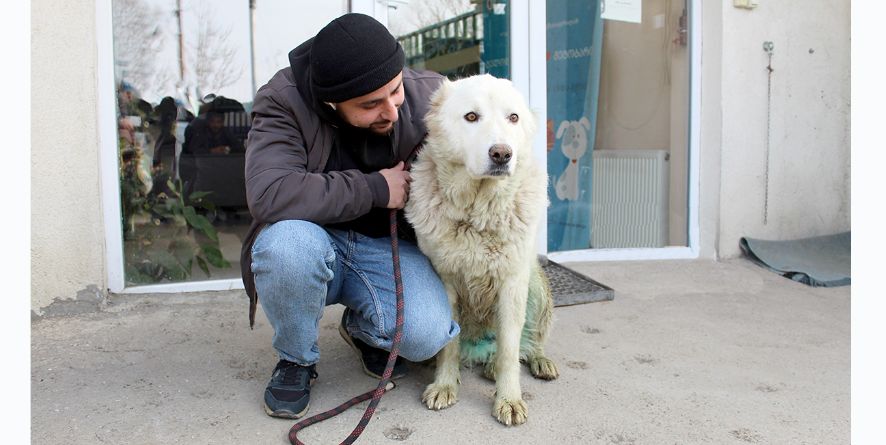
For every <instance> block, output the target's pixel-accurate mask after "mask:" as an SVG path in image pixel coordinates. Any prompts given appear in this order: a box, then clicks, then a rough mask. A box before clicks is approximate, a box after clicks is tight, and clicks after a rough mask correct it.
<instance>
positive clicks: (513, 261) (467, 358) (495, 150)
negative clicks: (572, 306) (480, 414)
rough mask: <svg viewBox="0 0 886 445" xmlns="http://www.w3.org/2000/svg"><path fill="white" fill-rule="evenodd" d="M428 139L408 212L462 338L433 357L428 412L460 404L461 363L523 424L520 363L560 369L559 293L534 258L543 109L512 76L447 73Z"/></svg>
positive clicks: (536, 369) (551, 373)
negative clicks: (551, 343) (534, 106)
mask: <svg viewBox="0 0 886 445" xmlns="http://www.w3.org/2000/svg"><path fill="white" fill-rule="evenodd" d="M426 120H427V124H428V132H429V135H428V139H427V141H426V144H425V147H424V149H423V150H422V151H421V152H420V154H419V155H418V159H417V161H416V162H415V164H414V165H413V168H412V185H411V190H410V199H409V201H408V202H407V204H406V217H407V218H408V220H409V221H410V222H411V223H412V225H413V227H415V232H416V235H417V237H418V245H419V248H420V249H421V250H422V251H423V252H424V253H425V254H426V255H427V256H428V258H429V259H430V260H431V262H432V263H433V265H434V268H435V269H436V271H437V273H439V274H440V277H441V279H442V280H443V284H444V286H445V287H446V292H447V293H448V295H449V301H450V303H451V304H452V308H453V316H454V317H456V318H457V321H458V322H459V324H460V325H461V334H460V335H459V339H458V341H452V342H450V343H449V344H448V345H447V346H446V347H445V348H444V349H443V350H442V351H441V352H440V353H438V354H437V370H436V374H435V378H434V382H433V383H432V384H430V385H428V387H427V389H425V391H424V394H423V395H422V400H423V401H424V403H425V404H426V405H427V406H428V408H431V409H443V408H446V407H448V406H451V405H452V404H454V403H455V402H456V399H457V395H458V384H459V367H460V362H464V363H466V364H478V363H482V364H485V375H486V376H487V377H489V378H493V379H495V388H496V395H495V402H494V404H493V410H492V414H493V415H494V416H495V417H496V418H497V419H498V420H499V422H501V423H503V424H505V425H518V424H521V423H523V422H525V421H526V414H527V409H526V403H525V402H524V401H523V398H522V391H521V389H520V361H523V362H525V363H526V364H527V365H528V366H529V369H530V372H531V374H532V375H533V376H535V377H537V378H541V379H545V380H550V379H555V378H557V376H558V375H559V372H558V370H557V366H556V365H555V364H554V363H553V362H552V361H551V360H549V359H548V358H547V357H545V355H544V350H543V343H544V340H545V338H546V336H547V332H548V329H549V327H550V324H551V315H552V312H553V300H552V298H551V292H550V289H549V287H548V282H547V279H546V278H545V275H544V272H543V271H542V269H541V266H540V265H539V263H538V259H537V256H536V254H535V236H536V229H537V227H538V224H539V220H540V218H541V217H542V215H543V212H544V211H545V209H546V207H547V203H548V201H547V175H546V174H545V172H544V171H543V170H542V169H541V168H539V166H538V165H537V164H536V163H535V161H534V159H533V157H532V153H531V142H532V138H533V135H534V134H535V129H536V123H535V117H534V116H533V114H532V112H531V111H530V110H529V108H528V107H527V105H526V103H525V101H524V100H523V97H522V96H521V95H520V93H519V92H518V91H517V90H516V89H515V88H514V87H513V85H512V84H511V82H510V81H508V80H504V79H496V78H494V77H492V76H489V75H480V76H473V77H469V78H466V79H461V80H457V81H454V82H449V81H446V82H444V84H443V85H442V86H441V87H440V89H439V90H437V91H436V92H435V93H434V95H433V96H432V98H431V108H430V111H429V112H428V115H427V118H426Z"/></svg>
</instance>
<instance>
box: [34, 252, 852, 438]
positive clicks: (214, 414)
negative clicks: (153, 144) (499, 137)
mask: <svg viewBox="0 0 886 445" xmlns="http://www.w3.org/2000/svg"><path fill="white" fill-rule="evenodd" d="M570 266H571V267H574V268H575V269H576V270H578V271H580V272H582V273H585V274H587V275H589V276H591V277H592V278H594V279H596V280H597V281H600V282H601V283H604V284H606V285H608V286H610V287H612V288H614V289H615V300H614V301H611V302H603V303H591V304H584V305H577V306H570V307H560V308H557V309H556V312H555V321H554V328H553V332H552V335H551V338H550V341H549V342H548V346H547V351H548V353H549V355H550V357H551V358H552V359H554V360H555V361H556V362H557V363H558V364H559V366H560V372H561V376H560V378H559V379H558V380H555V381H552V382H542V381H537V380H534V379H533V378H532V377H531V376H530V375H529V373H528V371H526V369H525V368H524V370H523V380H522V382H523V391H524V398H525V399H526V400H527V403H528V405H529V420H528V422H527V423H526V424H524V425H522V426H519V427H505V426H502V425H500V424H498V423H497V422H496V420H495V419H494V418H493V417H492V416H491V414H490V411H491V405H492V397H493V391H494V388H493V383H491V382H490V381H488V380H485V379H484V378H483V377H482V376H481V375H480V372H479V369H475V370H465V371H463V373H462V380H463V382H462V388H461V392H460V394H459V402H458V403H457V404H456V405H455V406H453V407H451V408H449V409H446V410H443V411H439V412H435V411H429V410H428V409H426V408H425V407H424V406H423V405H421V403H420V400H419V399H420V396H421V392H422V390H423V388H424V386H425V385H426V384H428V383H429V382H430V381H431V379H432V375H433V370H432V369H431V368H429V367H425V366H420V365H414V366H412V367H411V371H410V374H409V375H408V376H407V377H406V378H404V379H402V380H400V381H399V385H398V387H397V389H395V390H393V391H391V392H390V393H388V394H387V395H386V396H385V397H384V398H383V399H382V401H381V404H380V405H379V409H378V411H377V412H376V415H375V417H374V418H373V420H372V422H370V424H369V426H368V428H367V429H366V431H365V432H364V433H363V436H362V437H361V438H360V440H359V441H358V443H366V444H393V443H398V442H406V443H416V444H471V445H476V444H478V443H485V444H499V443H526V444H621V445H627V444H668V445H669V444H696V443H713V444H748V443H751V444H757V443H759V444H764V443H765V444H816V445H820V444H847V443H849V438H850V436H849V433H850V429H849V428H850V366H849V359H850V338H849V337H850V293H851V288H850V287H841V288H811V287H807V286H805V285H803V284H799V283H795V282H792V281H790V280H788V279H785V278H782V277H779V276H777V275H775V274H773V273H771V272H768V271H766V270H764V269H762V268H760V267H758V266H756V265H754V264H751V263H749V262H747V261H745V260H730V261H726V262H713V261H660V262H624V263H582V264H572V265H570ZM407 292H408V290H407ZM407 296H408V294H407ZM99 306H100V310H98V311H93V312H88V313H80V314H73V315H72V314H69V315H56V316H51V317H43V318H35V319H34V320H33V321H32V327H31V339H32V346H31V351H32V356H31V363H32V368H31V391H32V392H31V394H32V396H31V409H32V411H31V412H32V417H31V422H32V423H31V434H32V441H33V443H37V444H43V443H69V444H96V443H110V444H177V443H182V444H185V443H186V444H284V443H288V442H287V439H286V435H287V432H288V430H289V428H290V427H291V426H292V424H293V422H292V421H289V420H282V419H274V418H270V417H268V416H266V415H265V414H264V412H263V410H262V409H261V397H262V392H263V390H264V387H265V384H266V383H267V380H268V378H269V377H270V374H271V371H272V368H273V366H274V364H275V363H276V357H275V354H274V351H273V349H272V348H271V336H272V331H271V329H270V328H269V326H268V324H267V322H266V320H265V319H264V315H263V314H262V313H261V311H259V312H260V313H259V314H258V317H257V319H258V321H257V326H256V329H255V330H249V327H248V321H247V306H248V304H247V300H246V298H245V294H244V293H243V292H242V291H232V292H217V293H199V294H186V295H144V296H131V295H125V296H114V297H112V298H111V299H110V300H108V301H106V302H104V303H102V304H100V305H99ZM74 312H76V311H74ZM340 314H341V307H330V308H329V309H328V310H327V313H326V315H325V316H324V318H323V319H322V321H321V326H322V335H321V338H320V347H321V349H322V354H323V358H322V360H321V363H320V365H319V366H318V371H319V373H320V378H319V379H318V380H317V382H316V384H315V386H314V390H313V393H312V406H311V414H313V413H318V412H320V411H321V410H325V409H328V408H331V407H333V406H335V405H338V404H339V403H340V402H342V401H344V400H346V399H349V398H350V397H352V396H354V395H357V394H358V393H362V392H364V391H366V390H369V389H371V388H373V387H374V385H375V382H376V381H375V380H373V379H371V378H370V377H367V376H366V375H364V374H363V373H362V371H361V370H360V369H359V368H358V365H357V361H356V357H355V356H354V355H353V353H352V351H351V350H350V349H349V348H348V347H347V346H346V345H345V343H344V342H343V341H342V340H341V338H340V337H339V335H338V332H337V331H336V327H337V321H338V319H339V316H340ZM365 406H366V403H365V402H364V403H363V404H361V405H358V406H357V407H355V408H352V409H351V410H350V411H348V412H346V413H345V414H342V415H340V416H338V417H336V418H333V419H331V420H328V421H326V422H324V423H321V424H319V425H315V426H313V427H311V428H308V429H307V430H305V431H303V432H302V433H301V434H300V437H299V438H300V439H301V440H303V441H304V442H306V443H318V444H329V443H338V442H339V441H340V440H342V439H343V438H345V437H346V436H347V435H348V433H350V431H351V430H352V429H353V427H354V426H355V425H356V424H357V422H358V420H359V418H360V417H361V415H362V412H363V408H365Z"/></svg>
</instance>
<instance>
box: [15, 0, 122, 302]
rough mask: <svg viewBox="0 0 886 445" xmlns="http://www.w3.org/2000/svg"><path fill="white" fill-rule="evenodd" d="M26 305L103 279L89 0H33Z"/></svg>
mask: <svg viewBox="0 0 886 445" xmlns="http://www.w3.org/2000/svg"><path fill="white" fill-rule="evenodd" d="M31 20H32V22H31V26H32V30H31V88H32V89H31V307H32V309H34V310H35V312H37V313H38V314H39V313H41V308H43V307H45V306H47V305H49V304H50V303H52V302H53V300H55V299H56V298H58V299H62V300H65V299H75V298H79V299H84V298H85V297H91V298H95V297H96V295H97V294H100V293H101V290H103V289H106V288H107V286H106V285H105V278H104V277H105V276H106V274H105V259H104V227H103V225H102V212H101V208H102V206H101V201H100V199H99V198H100V192H99V175H98V171H99V170H98V168H99V161H98V154H99V153H98V136H97V129H96V124H97V122H96V120H97V119H96V116H97V109H96V80H95V66H96V43H95V42H96V38H95V35H96V34H95V33H96V31H95V29H96V26H95V5H94V2H93V1H77V2H59V1H54V0H34V1H33V2H31Z"/></svg>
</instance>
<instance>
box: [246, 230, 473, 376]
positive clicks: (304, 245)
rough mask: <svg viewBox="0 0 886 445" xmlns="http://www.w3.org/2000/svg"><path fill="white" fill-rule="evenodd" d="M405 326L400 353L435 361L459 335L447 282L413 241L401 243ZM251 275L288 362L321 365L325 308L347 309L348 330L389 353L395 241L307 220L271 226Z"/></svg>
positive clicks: (261, 238)
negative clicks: (344, 307)
mask: <svg viewBox="0 0 886 445" xmlns="http://www.w3.org/2000/svg"><path fill="white" fill-rule="evenodd" d="M398 244H399V249H400V273H401V276H402V278H403V288H404V291H403V294H404V295H403V299H404V311H403V317H404V324H403V337H402V339H401V340H400V355H401V356H402V357H403V358H405V359H407V360H410V361H422V360H427V359H429V358H431V357H433V356H434V355H435V354H436V353H437V352H438V351H439V350H440V349H442V348H443V346H445V345H446V343H448V342H449V341H450V340H452V339H453V338H454V337H455V336H456V335H458V332H459V326H458V324H457V323H456V322H455V321H453V319H452V312H451V308H450V307H449V300H448V298H447V296H446V290H445V289H444V288H443V283H442V282H441V281H440V278H439V277H438V276H437V274H436V272H434V269H433V267H432V266H431V263H430V261H429V260H428V259H427V257H425V256H424V255H423V254H422V253H421V252H420V251H419V250H418V247H417V246H416V245H415V244H414V243H411V242H407V241H403V240H399V242H398ZM252 271H253V273H254V274H255V287H256V291H257V293H258V297H259V301H260V302H261V306H262V309H263V311H264V313H265V316H266V317H267V318H268V321H269V322H270V324H271V326H272V327H273V328H274V340H273V344H274V348H275V349H276V350H277V353H278V354H279V356H280V358H281V359H284V360H288V361H291V362H295V363H298V364H300V365H303V366H308V365H312V364H314V363H317V362H318V361H319V360H320V348H319V346H318V344H317V338H318V335H319V323H320V318H321V317H322V315H323V309H324V308H325V307H326V306H328V305H331V304H343V305H345V306H346V307H347V309H346V310H345V314H344V317H343V318H344V320H343V323H345V326H346V329H347V331H348V332H349V333H350V334H351V335H352V336H354V337H356V338H359V339H360V340H362V341H364V342H365V343H367V344H369V345H371V346H374V347H376V348H381V349H385V350H388V351H390V349H391V343H392V341H393V338H394V334H395V329H396V320H397V306H396V303H397V297H396V294H395V284H394V274H393V265H392V262H391V240H390V239H389V238H387V237H385V238H370V237H367V236H364V235H361V234H359V233H356V232H353V231H343V230H336V229H326V228H324V227H321V226H319V225H317V224H314V223H311V222H307V221H300V220H287V221H280V222H277V223H274V224H272V225H269V226H267V227H265V228H264V229H263V230H262V231H261V233H259V235H258V237H257V238H256V240H255V243H254V244H253V246H252Z"/></svg>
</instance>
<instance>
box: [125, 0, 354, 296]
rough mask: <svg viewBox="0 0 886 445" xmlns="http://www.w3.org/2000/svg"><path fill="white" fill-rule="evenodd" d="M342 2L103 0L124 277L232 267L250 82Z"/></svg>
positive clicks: (241, 220)
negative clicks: (108, 0) (110, 46)
mask: <svg viewBox="0 0 886 445" xmlns="http://www.w3.org/2000/svg"><path fill="white" fill-rule="evenodd" d="M346 6H347V2H344V1H342V2H316V1H309V0H304V1H289V0H252V1H250V0H213V1H209V0H202V1H200V0H113V2H112V8H113V32H114V69H115V79H116V87H117V99H118V101H117V102H118V103H117V105H118V115H117V118H118V129H119V144H118V153H119V162H120V189H121V196H120V199H121V208H122V215H121V221H122V224H123V234H124V242H123V245H124V247H123V250H124V261H125V280H126V285H139V284H154V283H165V282H179V281H196V280H207V279H221V278H239V277H240V266H239V257H240V246H241V240H242V237H243V236H244V235H245V233H246V231H247V229H248V227H249V224H250V222H251V216H250V214H249V210H248V208H247V206H246V193H245V185H244V162H245V161H244V158H245V156H244V151H245V150H244V144H245V140H246V135H247V133H248V132H249V128H250V123H251V118H250V114H249V113H250V111H251V108H252V100H253V92H254V91H255V89H256V87H257V86H260V85H262V84H264V83H265V82H266V81H267V80H268V79H270V77H271V76H272V75H273V74H274V73H275V72H276V71H277V70H279V69H281V68H284V67H286V66H288V64H289V62H288V57H287V54H288V52H289V51H290V50H291V49H292V48H294V47H295V46H296V45H298V44H299V43H301V42H302V41H303V40H305V39H307V38H309V37H311V36H313V35H314V34H315V33H316V32H317V30H319V29H320V28H321V27H322V26H323V25H325V24H326V23H328V22H329V20H331V19H332V18H335V17H337V16H339V15H341V14H342V13H343V12H345V8H346ZM252 42H254V45H255V50H253V44H252Z"/></svg>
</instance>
